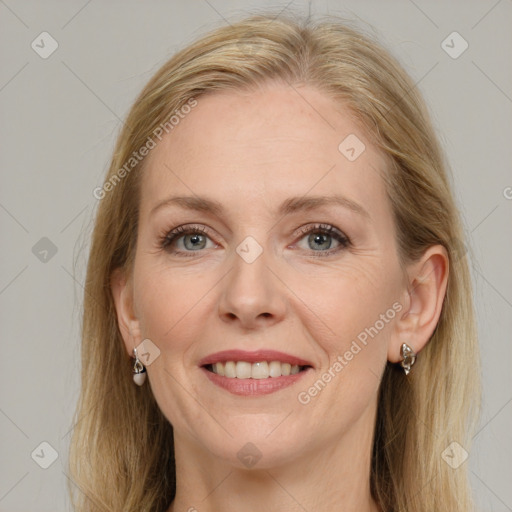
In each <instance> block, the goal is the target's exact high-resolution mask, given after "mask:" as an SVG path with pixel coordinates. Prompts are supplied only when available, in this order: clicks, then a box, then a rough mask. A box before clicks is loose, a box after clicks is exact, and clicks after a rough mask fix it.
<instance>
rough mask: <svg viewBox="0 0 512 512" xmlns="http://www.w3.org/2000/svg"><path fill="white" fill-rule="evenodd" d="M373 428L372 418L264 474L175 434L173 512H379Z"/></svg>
mask: <svg viewBox="0 0 512 512" xmlns="http://www.w3.org/2000/svg"><path fill="white" fill-rule="evenodd" d="M368 412H369V413H370V415H371V416H373V414H372V411H368ZM373 412H374V411H373ZM368 420H370V421H368ZM373 424H374V423H373V421H371V418H368V417H367V418H365V421H363V422H361V423H360V424H358V425H353V427H354V428H352V429H351V430H350V432H346V433H345V435H343V436H340V439H339V440H337V441H336V442H335V443H334V444H333V443H332V442H326V443H325V444H324V445H322V446H321V447H320V449H318V447H317V448H315V449H314V450H312V451H311V453H305V452H303V453H302V454H301V456H299V457H296V458H294V459H293V461H288V463H286V464H283V465H281V466H278V467H277V466H274V467H270V468H265V469H259V470H258V469H256V467H254V468H253V469H250V470H247V469H239V468H235V467H233V466H232V465H230V464H228V463H226V462H225V461H223V460H219V459H216V458H212V457H211V456H209V455H207V454H205V453H204V452H201V453H199V452H198V451H197V446H195V447H194V446H193V445H189V446H188V447H187V442H186V441H185V440H182V439H180V438H179V436H177V435H176V434H175V446H176V453H175V458H176V475H177V481H176V496H175V500H174V501H173V503H172V505H171V507H170V508H169V510H168V512H215V511H219V510H222V511H223V512H234V511H236V512H244V511H254V510H262V509H264V510H279V511H282V512H295V511H297V512H299V511H300V512H304V511H305V510H338V511H341V512H343V511H353V510H357V511H358V512H378V510H379V508H378V507H377V505H376V504H375V502H374V501H373V499H372V498H371V494H370V478H369V477H370V463H371V449H372V441H373Z"/></svg>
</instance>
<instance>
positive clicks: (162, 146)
mask: <svg viewBox="0 0 512 512" xmlns="http://www.w3.org/2000/svg"><path fill="white" fill-rule="evenodd" d="M197 101H198V104H197V106H196V107H195V108H193V109H192V110H191V112H190V113H189V114H188V115H186V116H185V117H184V119H182V120H181V121H180V123H179V125H177V126H176V127H175V128H174V129H173V130H172V131H171V132H170V133H169V134H168V135H166V136H165V137H164V138H163V139H162V141H161V142H160V143H158V145H157V146H156V148H155V149H153V150H152V151H151V153H150V155H149V156H148V160H147V162H146V163H147V167H146V168H145V170H144V177H143V182H142V188H141V202H140V218H139V221H140V222H139V227H138V240H137V249H136V257H135V263H134V270H133V275H132V276H131V279H132V280H131V282H129V285H130V286H127V287H126V288H125V290H124V292H125V293H124V295H123V297H124V299H127V301H126V304H129V308H128V309H129V311H130V314H129V318H128V323H129V326H130V329H131V331H132V334H133V336H134V337H133V338H131V339H126V346H127V350H128V352H129V353H130V355H131V354H132V349H133V347H134V346H135V345H137V344H138V343H140V341H141V340H142V339H149V340H151V343H152V344H153V345H154V346H156V347H157V348H158V350H159V351H160V353H159V355H158V357H155V358H154V360H153V362H152V364H150V365H148V367H147V371H148V375H149V383H150V385H151V389H152V391H153V393H154V395H155V398H156V400H157V402H158V405H159V407H160V408H161V410H162V411H163V413H164V414H165V416H166V417H167V418H168V420H169V421H170V422H171V424H172V425H173V427H174V432H175V436H176V438H177V439H179V440H180V445H181V446H188V447H190V449H191V450H195V451H196V453H197V454H200V455H201V456H203V457H215V458H216V459H217V460H218V459H219V458H220V459H223V460H225V461H227V462H229V463H231V464H234V465H237V466H239V467H244V466H245V467H250V466H251V465H252V464H253V463H254V461H256V462H257V464H258V467H272V466H275V465H279V464H282V463H285V462H287V461H288V462H289V461H292V460H295V459H297V458H298V457H301V456H305V455H307V454H308V453H309V454H311V453H316V454H319V453H324V452H325V451H329V450H332V449H336V448H333V447H335V446H339V443H340V440H342V439H345V440H346V441H347V443H346V446H348V443H349V444H350V447H352V449H356V448H357V445H358V443H361V442H362V440H363V439H364V440H365V443H367V444H368V445H369V439H370V438H369V437H368V436H371V433H372V431H373V426H374V420H375V408H376V404H377V392H378V386H379V383H380V380H381V376H382V373H383V370H384V368H385V365H386V361H387V358H388V352H392V351H394V352H396V353H397V355H398V348H396V347H398V346H399V345H398V342H397V341H396V335H395V334H396V333H395V331H396V325H395V324H396V321H397V319H398V318H399V316H400V315H403V314H404V311H405V309H406V304H404V301H405V298H404V297H405V295H404V293H405V290H406V284H405V282H404V276H403V273H402V271H401V268H400V266H399V262H398V256H397V247H396V243H395V228H394V224H393V218H392V211H391V206H390V203H389V201H388V199H387V196H386V193H385V188H384V183H383V179H382V176H381V175H382V173H383V172H384V171H385V160H384V158H383V156H382V155H381V154H380V153H379V152H378V151H377V150H376V149H375V147H374V146H372V144H371V143H370V141H369V140H368V139H367V137H366V136H365V133H364V132H363V131H362V130H361V128H360V126H359V124H358V123H355V122H354V120H353V118H351V116H350V114H349V111H348V110H346V109H344V108H343V107H341V106H340V104H339V103H335V102H334V101H333V100H332V99H330V98H329V97H328V96H326V95H325V94H324V93H321V92H319V91H317V90H316V89H313V88H311V87H296V88H291V87H289V86H286V85H278V84H272V85H267V86H265V87H264V88H261V89H260V90H258V91H257V92H251V93H248V92H245V93H241V92H233V91H230V92H222V93H214V94H210V95H207V96H201V97H199V98H198V99H197ZM363 144H364V146H363ZM176 197H180V198H182V199H179V200H177V199H175V198H176ZM173 198H174V199H173ZM166 238H167V240H166ZM132 300H133V303H132V302H131V301H132ZM400 311H402V313H400ZM145 343H148V342H145ZM153 345H151V344H150V345H149V347H150V349H151V350H150V351H153V353H157V351H155V349H154V348H153ZM139 356H140V353H139ZM141 359H142V362H145V360H144V357H142V358H141ZM217 363H220V364H217ZM297 371H298V373H296V372H297ZM146 385H147V384H146ZM248 443H251V444H248ZM322 450H323V452H322ZM345 453H346V451H345ZM251 456H252V457H253V458H251Z"/></svg>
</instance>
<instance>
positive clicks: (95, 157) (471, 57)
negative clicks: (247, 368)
mask: <svg viewBox="0 0 512 512" xmlns="http://www.w3.org/2000/svg"><path fill="white" fill-rule="evenodd" d="M289 4H290V5H289V7H288V8H293V9H294V10H295V11H296V12H306V13H307V12H308V10H311V12H312V13H313V14H315V13H335V14H339V15H342V16H344V17H346V18H348V19H358V18H360V19H361V20H364V21H362V22H361V23H362V25H361V26H362V28H365V26H366V25H365V23H369V24H370V25H372V26H374V27H375V31H376V33H377V34H378V36H379V37H380V40H381V41H382V42H383V43H384V44H385V45H386V46H387V47H388V48H389V49H391V51H392V52H393V53H394V54H395V55H396V56H397V57H398V58H399V59H400V60H401V62H402V63H403V64H404V66H405V67H406V69H407V70H408V71H409V73H410V74H411V75H412V76H413V78H414V79H415V81H416V82H417V83H418V87H419V88H420V89H421V91H422V92H423V93H424V95H425V97H426V100H427V102H428V105H429V107H430V109H431V111H432V113H433V117H434V121H435V124H436V127H437V129H438V131H439V135H440V137H441V140H442V143H443V145H444V147H445V150H446V151H447V154H448V157H449V161H450V163H451V166H452V168H453V174H454V180H455V187H456V195H457V201H458V203H459V206H460V209H461V211H462V213H463V216H464V222H465V226H466V230H467V233H468V235H469V240H470V245H471V247H470V249H471V259H472V271H473V277H474V282H475V298H476V305H477V309H478V321H479V332H480V336H481V350H482V360H483V382H484V401H483V410H482V419H481V428H480V431H479V433H478V434H477V435H476V437H475V440H474V442H475V445H474V448H473V450H472V451H471V453H470V457H469V461H468V462H467V464H469V465H470V469H471V479H472V483H473V486H474V491H475V495H476V498H477V502H478V504H479V509H480V510H484V511H488V510H489V511H490V510H492V511H507V510H512V487H511V486H510V478H511V475H512V471H511V464H510V460H511V456H512V439H511V435H510V431H511V423H512V405H511V401H512V386H511V380H512V377H511V372H510V364H511V362H512V358H511V355H512V354H511V353H512V345H511V343H510V336H509V333H510V330H511V327H512V321H511V318H512V273H511V272H510V262H511V261H512V239H511V236H510V234H511V231H510V227H511V223H510V221H511V217H512V199H510V198H511V197H512V188H507V187H512V175H511V173H510V168H511V161H512V149H511V147H512V122H511V120H512V117H511V113H512V68H511V66H510V62H512V31H511V30H510V26H511V21H512V2H511V0H500V1H495V0H491V1H478V2H477V1H471V2H469V1H458V2H440V1H439V2H427V1H421V2H420V0H415V1H414V2H413V1H412V0H403V1H388V2H379V1H374V2H370V1H365V2H357V1H344V2H341V1H331V2H327V1H315V2H312V3H311V5H310V4H308V3H307V2H304V1H302V2H301V1H299V0H297V1H295V2H289ZM287 5H288V2H286V3H285V2H260V3H257V2H256V1H255V0H253V1H250V0H246V1H240V2H235V1H221V0H208V1H206V0H197V1H182V0H180V1H176V2H170V1H167V2H163V1H148V2H138V1H134V0H130V1H122V2H121V1H110V2H100V1H99V0H90V1H86V0H76V1H75V0H73V1H67V2H64V1H61V2H57V1H45V2H40V1H15V0H0V20H1V21H0V52H1V58H2V66H1V67H0V112H1V117H0V119H1V121H0V137H1V141H2V144H1V152H0V162H1V165H0V169H1V188H0V227H1V233H2V244H1V247H2V250H1V253H0V254H1V256H0V258H1V270H0V322H1V324H0V325H1V360H0V381H1V386H0V433H1V436H0V443H1V444H0V511H4V512H5V511H9V512H14V511H20V512H21V511H26V510H31V511H33V512H42V511H50V510H51V511H64V510H69V509H70V506H69V500H68V497H67V491H66V482H67V476H66V465H65V462H66V458H67V449H68V443H69V437H70V432H71V429H72V413H73V409H74V406H75V401H76V399H77V393H78V385H79V367H80V364H79V329H80V314H81V312H80V307H81V294H82V292H83V289H82V283H83V281H84V275H85V264H86V260H87V252H88V238H89V236H90V232H91V228H92V223H91V219H92V217H93V213H94V210H95V208H96V206H97V201H96V199H95V198H94V197H93V194H92V191H93V189H94V188H95V187H97V186H99V185H101V183H102V178H103V176H104V173H105V172H106V170H107V166H108V162H109V158H110V156H111V152H112V149H113V144H114V141H115V138H116V136H117V134H118V132H119V129H120V125H121V121H120V120H121V119H123V118H124V116H125V115H126V113H127V111H128V109H129V107H130V105H131V103H132V102H133V100H134V98H135V95H136V94H137V93H138V92H139V91H140V89H141V88H142V87H143V85H144V84H145V83H146V81H147V80H148V79H149V78H150V77H151V76H152V74H153V73H154V72H155V71H156V70H157V69H158V68H159V66H160V65H161V64H162V63H163V62H164V61H166V60H167V59H168V58H169V57H170V56H171V54H172V53H174V52H175V51H176V50H177V49H178V48H181V47H183V46H184V45H186V44H188V43H190V42H191V41H193V40H194V39H195V38H196V37H197V36H199V35H201V34H203V33H204V32H206V31H207V30H210V29H213V28H215V27H219V26H221V25H223V24H225V23H227V21H226V20H228V21H231V20H233V19H234V17H235V18H238V17H241V16H242V15H243V14H244V13H245V12H247V11H250V12H254V10H255V8H259V9H261V8H263V7H280V9H286V8H287ZM366 30H371V29H369V28H368V27H366ZM43 31H47V32H49V33H50V34H51V36H52V37H53V38H54V39H55V40H56V41H57V42H58V45H59V46H58V48H57V50H56V51H55V52H54V53H53V54H52V55H51V56H50V57H48V58H47V59H43V58H41V57H40V56H39V55H38V54H37V53H36V52H35V51H34V50H33V49H32V48H31V43H32V41H34V40H36V42H37V41H38V39H36V38H37V36H39V34H40V33H41V32H43ZM453 31H457V32H458V33H459V34H460V35H461V36H462V37H463V38H464V39H465V40H466V41H467V42H468V44H469V48H468V49H467V50H466V51H465V52H464V53H463V54H462V55H460V56H459V57H458V58H457V59H454V58H452V57H451V56H449V55H448V54H447V53H446V52H445V51H444V50H443V48H442V47H441V43H442V41H443V40H445V39H446V37H447V36H448V35H449V34H451V33H452V32H453ZM39 40H40V39H39ZM454 44H455V49H457V48H460V46H457V45H458V44H459V43H454ZM46 48H48V46H46ZM507 197H508V198H507ZM43 237H46V238H48V239H49V240H50V241H51V243H52V244H53V245H54V246H55V248H56V249H57V252H56V254H54V255H53V254H52V252H51V250H50V252H48V253H47V254H46V255H45V253H44V252H41V251H43V250H44V249H45V248H48V247H49V242H48V241H47V240H43V241H40V240H41V239H42V238H43ZM36 244H38V245H36ZM34 246H35V247H36V248H35V249H33V248H34ZM45 258H46V261H41V259H43V260H44V259H45ZM44 441H45V442H47V443H49V444H50V445H51V446H52V447H53V449H55V451H56V454H58V458H57V459H56V460H55V462H54V463H53V464H52V465H51V466H50V467H48V469H43V468H42V467H40V465H39V464H43V465H44V463H45V462H46V463H49V462H51V454H52V452H51V449H49V448H48V447H47V446H45V445H43V446H42V447H41V446H40V443H41V442H44ZM34 450H35V452H34ZM32 453H34V455H33V458H32V457H31V454H32ZM36 461H37V462H38V463H39V464H38V463H36Z"/></svg>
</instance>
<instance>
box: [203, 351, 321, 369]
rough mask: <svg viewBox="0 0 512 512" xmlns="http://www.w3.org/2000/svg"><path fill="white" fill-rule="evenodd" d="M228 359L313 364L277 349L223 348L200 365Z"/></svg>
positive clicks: (205, 358) (250, 361) (222, 361)
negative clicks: (250, 350)
mask: <svg viewBox="0 0 512 512" xmlns="http://www.w3.org/2000/svg"><path fill="white" fill-rule="evenodd" d="M226 361H235V362H236V361H246V362H248V363H258V362H262V361H279V362H281V363H289V364H291V365H294V364H297V365H299V366H313V365H312V364H311V363H310V362H309V361H306V360H305V359H302V358H300V357H297V356H293V355H291V354H286V353H285V352H278V351H277V350H255V351H252V352H248V351H246V350H223V351H222V352H215V354H210V355H208V356H206V357H204V358H203V359H201V360H200V361H199V366H206V365H209V364H215V363H224V362H226Z"/></svg>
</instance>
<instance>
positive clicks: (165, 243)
mask: <svg viewBox="0 0 512 512" xmlns="http://www.w3.org/2000/svg"><path fill="white" fill-rule="evenodd" d="M208 233H209V230H208V229H207V228H205V227H204V226H199V227H198V226H187V225H186V226H179V227H177V228H176V229H173V230H172V231H170V232H166V233H164V234H163V235H162V236H160V238H159V245H160V247H161V248H162V249H164V250H166V251H168V252H170V253H172V254H174V255H177V256H182V257H191V256H193V255H194V254H193V253H194V252H201V251H185V253H191V254H187V255H186V256H185V254H183V252H184V251H176V250H174V251H172V250H171V249H170V246H171V244H172V243H174V242H175V241H176V240H178V239H179V238H181V237H182V236H184V235H196V234H197V235H205V236H208ZM309 233H321V234H323V235H329V236H331V237H333V238H334V239H335V240H336V241H337V242H339V244H340V245H339V247H336V248H334V249H329V250H327V251H312V252H314V253H317V254H316V256H321V257H326V256H331V255H333V254H335V253H337V252H339V251H341V250H343V249H346V248H347V247H349V246H350V245H351V244H352V243H351V241H350V239H349V238H348V237H347V236H346V235H345V234H343V233H342V232H341V231H339V230H338V229H337V228H335V227H334V226H332V225H330V224H315V225H312V226H306V227H304V228H301V229H300V231H299V232H298V233H297V235H296V236H298V237H300V239H302V238H303V237H304V236H305V235H307V234H309ZM208 238H209V237H208Z"/></svg>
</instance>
